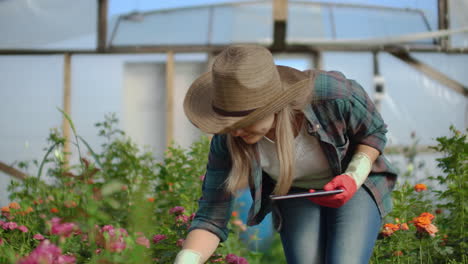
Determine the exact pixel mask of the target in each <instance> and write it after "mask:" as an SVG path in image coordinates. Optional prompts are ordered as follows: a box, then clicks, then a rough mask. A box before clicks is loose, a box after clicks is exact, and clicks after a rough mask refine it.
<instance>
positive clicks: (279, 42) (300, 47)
mask: <svg viewBox="0 0 468 264" xmlns="http://www.w3.org/2000/svg"><path fill="white" fill-rule="evenodd" d="M97 1H98V19H97V21H98V30H97V40H98V45H97V47H96V49H93V50H66V49H54V50H38V49H21V50H17V49H0V55H47V54H64V53H70V54H120V53H127V54H128V53H167V52H169V51H172V52H175V53H190V52H215V53H216V52H219V50H222V49H223V48H225V47H226V46H227V45H212V44H209V43H207V44H206V45H188V44H187V45H137V46H113V45H112V39H113V38H114V37H115V34H116V29H117V26H118V24H119V23H120V20H122V19H124V18H125V17H128V16H129V15H132V14H135V13H130V14H127V15H122V16H120V17H119V18H118V21H117V23H116V27H114V29H113V31H112V34H111V37H110V39H109V40H110V41H109V43H108V42H107V30H108V29H107V11H108V5H109V0H97ZM274 1H281V2H286V3H287V0H274ZM257 3H272V2H271V1H252V2H241V3H222V4H216V5H214V4H210V5H203V6H197V7H181V8H171V9H166V10H162V11H161V10H157V11H149V12H141V13H138V14H140V15H148V14H155V13H161V12H169V11H173V10H184V9H197V8H207V7H208V8H210V10H211V12H212V10H213V8H214V7H215V6H232V5H246V4H257ZM294 3H299V4H301V3H303V4H308V5H320V6H328V7H329V8H333V7H337V6H338V7H351V8H373V9H375V8H378V9H382V10H395V11H408V12H420V13H421V16H422V18H423V19H424V20H425V23H426V24H427V23H428V22H427V18H426V17H425V15H424V13H423V12H421V11H420V10H417V9H401V8H393V7H381V6H375V5H359V4H344V3H318V2H317V3H314V2H305V1H294ZM447 11H448V2H447V0H438V12H439V29H440V30H447V29H448V28H449V26H448V25H449V21H448V16H447ZM275 22H277V23H275V25H274V27H275V28H274V31H273V32H275V35H274V36H272V37H273V43H272V44H271V45H270V46H267V47H268V48H270V49H271V50H272V52H294V53H296V52H299V53H307V52H311V51H315V52H317V51H349V52H355V51H357V52H363V51H369V52H374V51H383V52H395V51H397V50H405V51H407V52H444V53H454V54H456V53H459V54H468V48H453V47H450V46H449V45H448V41H447V37H443V38H442V41H436V43H434V44H432V45H421V44H398V43H393V44H385V43H384V44H378V45H369V44H366V43H359V42H344V41H339V42H336V41H335V42H334V41H316V42H310V43H307V44H288V43H287V42H286V35H287V34H286V28H287V18H285V19H284V20H275ZM427 25H428V24H427ZM209 32H210V30H209ZM255 44H258V43H255Z"/></svg>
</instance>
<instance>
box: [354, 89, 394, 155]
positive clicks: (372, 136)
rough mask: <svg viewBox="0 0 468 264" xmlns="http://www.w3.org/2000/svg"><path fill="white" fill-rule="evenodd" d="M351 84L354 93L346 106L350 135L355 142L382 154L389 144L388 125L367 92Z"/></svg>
mask: <svg viewBox="0 0 468 264" xmlns="http://www.w3.org/2000/svg"><path fill="white" fill-rule="evenodd" d="M349 82H350V86H351V91H352V93H351V95H350V98H349V100H347V101H346V102H347V103H346V104H345V107H346V108H347V109H346V110H345V111H346V113H348V118H347V119H348V120H347V123H348V124H347V129H348V135H350V137H351V138H352V140H353V141H354V142H356V143H358V144H364V145H368V146H370V147H373V148H375V149H377V150H378V151H379V152H380V153H382V152H383V149H384V148H385V144H386V143H387V137H386V136H385V134H386V133H387V125H386V124H385V123H384V121H383V119H382V116H381V115H380V113H379V112H378V111H377V109H376V107H375V105H374V103H373V102H372V100H371V99H370V98H369V96H368V95H367V93H366V91H365V90H364V89H363V88H362V87H361V86H360V85H359V84H358V83H357V82H356V81H354V80H349Z"/></svg>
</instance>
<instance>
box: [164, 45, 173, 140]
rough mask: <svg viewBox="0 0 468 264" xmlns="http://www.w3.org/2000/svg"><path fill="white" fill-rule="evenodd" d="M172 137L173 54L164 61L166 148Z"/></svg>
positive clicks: (169, 54)
mask: <svg viewBox="0 0 468 264" xmlns="http://www.w3.org/2000/svg"><path fill="white" fill-rule="evenodd" d="M173 136H174V52H172V51H169V52H168V53H167V61H166V147H168V146H169V145H170V144H171V142H172V139H173Z"/></svg>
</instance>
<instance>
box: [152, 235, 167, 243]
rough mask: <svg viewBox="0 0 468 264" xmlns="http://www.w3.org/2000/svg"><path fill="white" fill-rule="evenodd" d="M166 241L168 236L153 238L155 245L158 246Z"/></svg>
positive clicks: (155, 236)
mask: <svg viewBox="0 0 468 264" xmlns="http://www.w3.org/2000/svg"><path fill="white" fill-rule="evenodd" d="M164 239H167V236H166V235H154V236H153V243H155V244H158V243H159V242H161V241H163V240H164Z"/></svg>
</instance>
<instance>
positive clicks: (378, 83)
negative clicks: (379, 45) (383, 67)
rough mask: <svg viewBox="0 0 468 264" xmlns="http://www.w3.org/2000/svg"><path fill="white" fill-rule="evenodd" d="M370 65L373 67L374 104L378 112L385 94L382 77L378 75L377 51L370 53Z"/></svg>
mask: <svg viewBox="0 0 468 264" xmlns="http://www.w3.org/2000/svg"><path fill="white" fill-rule="evenodd" d="M372 63H373V66H374V104H375V107H376V108H377V110H378V111H379V112H380V111H381V110H382V100H383V97H384V94H385V90H384V88H385V87H384V79H383V77H382V75H380V67H379V53H378V52H377V51H374V52H373V53H372Z"/></svg>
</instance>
